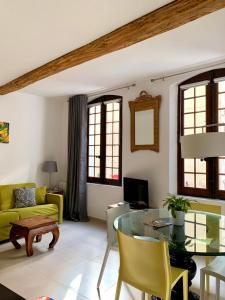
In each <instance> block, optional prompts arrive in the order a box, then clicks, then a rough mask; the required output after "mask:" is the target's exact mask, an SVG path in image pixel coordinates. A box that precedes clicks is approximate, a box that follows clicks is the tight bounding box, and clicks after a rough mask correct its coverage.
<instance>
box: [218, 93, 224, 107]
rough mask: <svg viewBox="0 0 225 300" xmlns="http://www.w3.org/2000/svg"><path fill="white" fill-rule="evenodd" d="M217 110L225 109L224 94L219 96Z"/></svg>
mask: <svg viewBox="0 0 225 300" xmlns="http://www.w3.org/2000/svg"><path fill="white" fill-rule="evenodd" d="M219 108H225V94H220V95H219Z"/></svg>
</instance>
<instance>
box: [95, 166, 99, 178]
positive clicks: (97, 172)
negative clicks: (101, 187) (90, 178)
mask: <svg viewBox="0 0 225 300" xmlns="http://www.w3.org/2000/svg"><path fill="white" fill-rule="evenodd" d="M95 177H100V168H95Z"/></svg>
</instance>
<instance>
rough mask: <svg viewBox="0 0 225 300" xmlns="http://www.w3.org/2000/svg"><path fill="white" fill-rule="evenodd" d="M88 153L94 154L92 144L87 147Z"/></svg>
mask: <svg viewBox="0 0 225 300" xmlns="http://www.w3.org/2000/svg"><path fill="white" fill-rule="evenodd" d="M89 155H94V147H93V146H90V147H89Z"/></svg>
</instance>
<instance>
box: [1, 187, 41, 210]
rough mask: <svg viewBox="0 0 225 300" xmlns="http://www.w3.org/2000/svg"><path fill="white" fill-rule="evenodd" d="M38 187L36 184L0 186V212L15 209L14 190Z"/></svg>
mask: <svg viewBox="0 0 225 300" xmlns="http://www.w3.org/2000/svg"><path fill="white" fill-rule="evenodd" d="M32 187H36V184H35V183H21V184H9V185H0V210H7V209H10V208H13V207H14V195H13V190H15V189H18V188H32Z"/></svg>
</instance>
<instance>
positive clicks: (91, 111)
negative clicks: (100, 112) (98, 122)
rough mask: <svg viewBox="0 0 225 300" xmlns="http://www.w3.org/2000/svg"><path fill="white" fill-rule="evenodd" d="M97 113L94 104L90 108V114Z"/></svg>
mask: <svg viewBox="0 0 225 300" xmlns="http://www.w3.org/2000/svg"><path fill="white" fill-rule="evenodd" d="M94 113H95V106H92V107H90V108H89V114H94Z"/></svg>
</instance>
